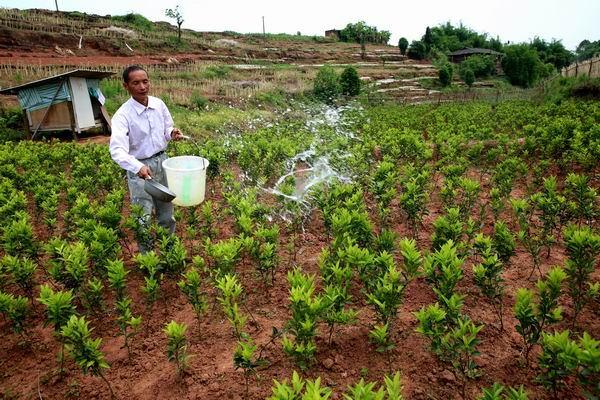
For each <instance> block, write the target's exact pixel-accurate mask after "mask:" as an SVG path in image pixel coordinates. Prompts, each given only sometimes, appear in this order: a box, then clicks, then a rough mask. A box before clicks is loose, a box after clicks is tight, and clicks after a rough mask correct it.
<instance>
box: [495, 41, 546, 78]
mask: <svg viewBox="0 0 600 400" xmlns="http://www.w3.org/2000/svg"><path fill="white" fill-rule="evenodd" d="M504 50H505V52H506V55H505V56H504V58H503V59H502V68H503V69H504V73H505V74H506V76H507V77H508V80H509V81H510V83H511V84H513V85H518V86H522V87H531V86H533V85H534V84H535V82H536V81H537V80H538V78H539V76H540V71H541V70H542V69H543V68H544V66H543V64H542V62H541V61H540V58H539V56H538V54H537V52H536V51H535V50H534V49H532V48H531V47H529V45H527V44H516V45H512V46H507V47H506V48H505V49H504Z"/></svg>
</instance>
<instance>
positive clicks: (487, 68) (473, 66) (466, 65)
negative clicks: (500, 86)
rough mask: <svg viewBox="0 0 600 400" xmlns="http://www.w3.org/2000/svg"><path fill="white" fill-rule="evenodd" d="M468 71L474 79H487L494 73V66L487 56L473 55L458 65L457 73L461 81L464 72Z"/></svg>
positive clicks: (463, 78) (463, 77)
mask: <svg viewBox="0 0 600 400" xmlns="http://www.w3.org/2000/svg"><path fill="white" fill-rule="evenodd" d="M469 70H470V71H471V72H473V75H474V77H475V78H487V77H488V76H490V75H493V74H494V73H495V72H496V65H495V63H494V60H493V59H492V58H491V57H489V56H480V55H473V56H470V57H468V58H467V59H466V60H464V61H463V62H461V63H460V67H459V70H458V72H459V74H460V77H461V79H462V80H465V72H466V71H469Z"/></svg>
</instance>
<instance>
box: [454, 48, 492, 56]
mask: <svg viewBox="0 0 600 400" xmlns="http://www.w3.org/2000/svg"><path fill="white" fill-rule="evenodd" d="M467 54H492V55H495V56H501V55H502V53H499V52H497V51H495V50H492V49H482V48H479V47H465V48H464V49H461V50H457V51H454V52H452V53H450V54H448V55H449V56H464V55H467Z"/></svg>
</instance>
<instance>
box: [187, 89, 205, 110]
mask: <svg viewBox="0 0 600 400" xmlns="http://www.w3.org/2000/svg"><path fill="white" fill-rule="evenodd" d="M190 106H191V107H192V108H194V109H196V110H204V109H206V106H208V99H207V98H206V97H204V96H202V95H201V94H200V93H199V92H198V91H197V90H194V91H193V92H192V96H191V97H190Z"/></svg>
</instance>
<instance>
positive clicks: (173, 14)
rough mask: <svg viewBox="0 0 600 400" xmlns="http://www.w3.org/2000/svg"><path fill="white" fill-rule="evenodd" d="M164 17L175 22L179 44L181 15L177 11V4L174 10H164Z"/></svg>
mask: <svg viewBox="0 0 600 400" xmlns="http://www.w3.org/2000/svg"><path fill="white" fill-rule="evenodd" d="M165 16H167V17H169V18H174V19H175V20H176V21H177V41H179V42H181V24H183V15H182V14H181V10H180V9H179V4H178V5H177V6H175V9H172V8H167V9H166V10H165Z"/></svg>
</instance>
